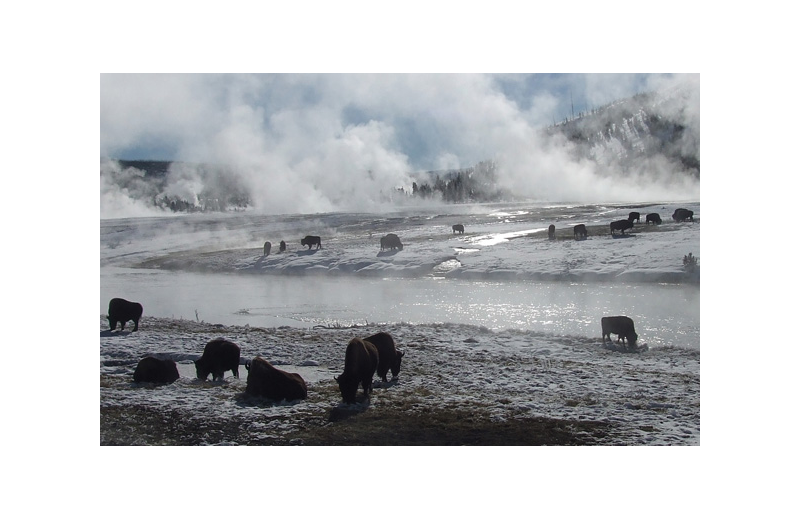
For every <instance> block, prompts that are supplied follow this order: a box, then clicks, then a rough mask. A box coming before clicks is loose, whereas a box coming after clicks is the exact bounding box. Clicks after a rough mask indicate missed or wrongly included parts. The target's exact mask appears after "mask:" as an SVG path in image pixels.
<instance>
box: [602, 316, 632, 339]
mask: <svg viewBox="0 0 800 520" xmlns="http://www.w3.org/2000/svg"><path fill="white" fill-rule="evenodd" d="M600 325H601V326H602V327H603V344H605V342H606V338H608V341H611V334H616V335H617V343H619V342H620V340H622V344H623V345H625V340H626V339H627V340H628V343H630V344H631V345H633V346H634V347H635V346H636V340H637V339H639V336H638V335H637V334H636V331H635V330H634V329H633V320H632V319H630V318H629V317H627V316H605V317H603V318H602V319H601V320H600Z"/></svg>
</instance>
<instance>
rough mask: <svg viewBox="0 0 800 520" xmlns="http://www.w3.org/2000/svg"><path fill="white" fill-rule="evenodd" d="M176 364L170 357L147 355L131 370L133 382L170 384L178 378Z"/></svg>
mask: <svg viewBox="0 0 800 520" xmlns="http://www.w3.org/2000/svg"><path fill="white" fill-rule="evenodd" d="M179 377H180V376H179V375H178V366H177V365H176V364H175V362H174V361H172V360H171V359H158V358H154V357H153V356H147V357H145V358H142V359H141V360H139V364H138V365H136V370H134V371H133V382H134V383H156V384H170V383H174V382H175V381H177V380H178V378H179Z"/></svg>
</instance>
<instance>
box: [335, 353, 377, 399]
mask: <svg viewBox="0 0 800 520" xmlns="http://www.w3.org/2000/svg"><path fill="white" fill-rule="evenodd" d="M377 368H378V349H377V348H375V345H373V344H372V343H370V342H368V341H364V340H363V339H361V338H353V339H351V340H350V343H348V344H347V351H346V352H345V355H344V371H343V372H342V375H340V376H339V377H335V378H334V379H335V380H336V382H337V383H339V391H340V392H342V399H343V400H344V402H345V403H355V402H356V392H357V391H358V384H359V383H361V388H362V389H363V390H364V395H365V396H367V397H369V393H370V392H371V391H372V376H373V375H374V374H375V369H377Z"/></svg>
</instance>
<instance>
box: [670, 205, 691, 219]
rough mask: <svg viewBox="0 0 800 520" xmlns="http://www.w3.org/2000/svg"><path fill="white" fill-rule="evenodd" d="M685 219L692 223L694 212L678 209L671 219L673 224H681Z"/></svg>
mask: <svg viewBox="0 0 800 520" xmlns="http://www.w3.org/2000/svg"><path fill="white" fill-rule="evenodd" d="M687 218H688V219H689V220H691V221H692V222H694V211H692V210H689V209H686V208H678V209H676V210H675V213H673V214H672V219H673V220H674V221H675V222H683V221H684V220H686V219H687Z"/></svg>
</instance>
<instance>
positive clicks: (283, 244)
mask: <svg viewBox="0 0 800 520" xmlns="http://www.w3.org/2000/svg"><path fill="white" fill-rule="evenodd" d="M278 252H279V253H285V252H286V242H284V241H283V240H281V245H280V248H279V249H278Z"/></svg>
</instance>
